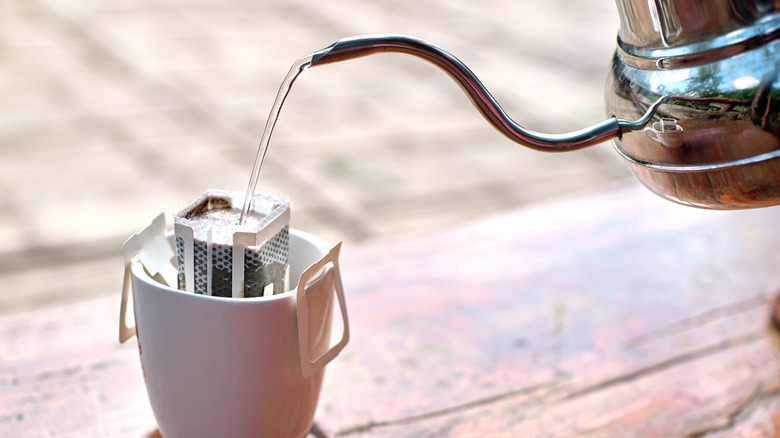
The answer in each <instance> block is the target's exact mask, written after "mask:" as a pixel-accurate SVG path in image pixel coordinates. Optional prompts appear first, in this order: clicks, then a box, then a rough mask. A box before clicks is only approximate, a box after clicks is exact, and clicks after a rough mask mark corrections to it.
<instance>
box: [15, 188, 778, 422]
mask: <svg viewBox="0 0 780 438" xmlns="http://www.w3.org/2000/svg"><path fill="white" fill-rule="evenodd" d="M779 219H780V210H777V209H765V210H754V211H745V212H734V213H726V212H708V211H703V210H694V209H689V208H685V207H678V206H675V205H673V204H670V203H667V202H665V201H661V200H658V199H656V198H654V197H652V195H649V194H647V193H646V192H645V191H643V190H642V189H639V188H633V189H629V190H622V191H615V192H609V193H605V194H602V195H595V196H590V197H587V198H578V199H573V200H568V201H566V202H560V203H555V204H549V205H545V206H540V207H537V208H532V209H526V210H520V211H516V212H513V213H511V214H507V215H502V216H498V217H495V218H493V219H490V220H486V221H481V222H478V223H475V224H472V225H470V226H465V227H460V228H456V229H452V230H449V231H443V232H442V233H439V234H435V235H426V236H416V237H415V236H412V237H408V238H404V239H396V240H386V241H376V242H374V243H371V244H366V245H364V246H362V247H352V248H345V251H344V253H343V256H342V257H343V259H342V270H343V274H344V275H343V276H344V282H345V289H346V291H347V295H348V298H347V300H348V306H349V310H350V317H351V327H352V333H353V337H352V340H351V342H350V345H348V347H347V349H346V350H345V351H344V352H342V354H341V356H340V357H339V358H337V359H336V361H334V363H332V364H331V365H329V367H328V372H327V373H326V374H327V375H326V382H325V388H324V390H323V395H322V400H321V403H320V408H319V411H318V414H317V417H318V421H319V422H320V424H321V425H322V426H323V428H324V429H326V430H327V431H329V432H331V433H333V434H335V435H337V436H349V437H352V436H360V437H386V436H393V437H419V436H442V435H450V436H474V435H477V436H540V435H543V436H551V437H571V436H583V437H614V436H626V437H645V436H653V437H654V436H664V437H697V436H707V437H726V436H751V437H772V436H774V434H775V432H776V431H775V418H777V415H776V412H778V411H779V410H780V380H778V377H780V350H778V347H777V344H776V341H777V339H776V334H775V331H774V329H773V328H770V324H769V321H770V310H771V306H772V302H773V299H774V297H775V295H776V293H777V291H778V289H780V271H778V270H777V269H776V267H777V266H778V265H780V252H778V251H776V248H778V247H780V234H777V233H776V232H775V228H776V224H777V223H778V220H779ZM118 282H119V272H118V271H117V287H118ZM118 304H119V299H118V296H113V297H103V298H97V299H90V300H87V301H83V302H79V303H73V304H68V305H60V306H55V307H51V308H46V309H39V310H34V311H28V312H19V313H15V314H6V315H2V316H0V333H3V336H2V338H0V436H20V437H50V436H55V437H75V436H97V437H102V436H106V437H108V436H112V437H114V436H120V437H124V436H127V437H146V436H149V435H150V434H153V433H154V431H155V423H154V419H153V417H152V414H151V412H150V408H149V406H148V401H147V400H146V394H145V390H144V386H143V378H142V374H141V369H140V365H139V363H138V357H137V352H136V347H135V342H134V341H131V342H130V343H129V344H127V345H122V346H120V345H119V344H118V343H117V341H116V318H117V317H118Z"/></svg>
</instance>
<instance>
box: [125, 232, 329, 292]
mask: <svg viewBox="0 0 780 438" xmlns="http://www.w3.org/2000/svg"><path fill="white" fill-rule="evenodd" d="M293 236H295V237H296V238H300V239H302V240H304V241H308V242H309V243H311V244H313V245H314V246H315V247H316V248H317V249H318V250H320V251H321V252H322V255H321V256H320V257H319V258H318V259H317V260H319V259H321V258H322V257H325V256H326V255H327V254H328V251H330V245H328V243H327V242H326V241H325V239H323V238H321V237H319V236H315V235H314V234H311V233H307V232H305V231H300V230H297V229H295V228H292V227H291V228H290V237H293ZM172 237H173V230H169V231H167V232H166V233H165V238H166V239H171V238H172ZM316 262H317V261H316V260H315V261H314V262H312V263H309V264H308V265H307V266H306V267H308V266H311V265H313V264H314V263H316ZM306 267H305V268H306ZM305 268H304V269H303V271H305V270H306V269H305ZM130 270H131V271H132V274H133V277H135V278H137V279H139V280H141V281H143V282H144V283H146V284H147V285H149V286H151V287H155V288H158V289H162V290H165V291H166V292H172V293H181V294H183V295H188V296H189V295H192V296H194V297H197V299H205V300H216V301H220V302H230V303H254V302H261V301H262V302H266V301H275V300H282V299H288V298H290V297H293V296H295V295H296V294H297V289H298V284H297V282H298V281H299V280H300V278H298V279H296V284H295V287H291V288H289V289H288V290H286V291H284V292H282V293H279V294H274V295H271V296H270V297H265V296H263V297H246V298H239V299H236V298H233V297H219V296H213V295H205V294H196V293H193V292H187V291H183V290H180V289H178V288H175V287H172V286H168V285H165V284H162V283H160V282H158V281H157V280H155V279H154V278H152V277H151V276H149V274H148V272H147V271H146V269H144V266H143V264H142V263H141V262H140V261H139V260H134V261H133V262H132V264H131V266H130ZM326 272H327V269H325V270H323V271H322V272H320V273H318V274H317V275H316V276H314V277H313V278H311V279H310V280H309V283H313V282H315V281H317V280H319V279H320V278H322V277H323V276H324V275H325V274H326ZM307 284H308V283H307Z"/></svg>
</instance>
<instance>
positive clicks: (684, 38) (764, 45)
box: [311, 0, 780, 209]
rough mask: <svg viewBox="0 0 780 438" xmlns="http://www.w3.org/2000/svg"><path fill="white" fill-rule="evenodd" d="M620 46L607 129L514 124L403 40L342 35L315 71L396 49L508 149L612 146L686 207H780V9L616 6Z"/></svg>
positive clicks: (672, 1) (629, 2)
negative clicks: (459, 93) (437, 76)
mask: <svg viewBox="0 0 780 438" xmlns="http://www.w3.org/2000/svg"><path fill="white" fill-rule="evenodd" d="M616 3H617V8H618V13H619V16H620V29H619V32H618V38H617V49H616V51H615V54H614V56H613V58H612V64H611V68H610V72H609V77H608V79H607V87H606V99H605V100H606V111H607V113H608V114H611V115H612V116H611V117H610V118H608V119H607V120H605V121H603V122H600V123H597V124H595V125H592V126H590V127H587V128H584V129H580V130H578V131H573V132H570V133H564V134H542V133H537V132H533V131H531V130H528V129H525V128H523V127H522V126H520V125H519V124H518V123H516V122H515V121H513V120H512V119H511V118H510V117H509V116H508V115H507V114H506V113H505V112H504V110H503V109H502V108H501V106H500V105H499V104H498V102H496V100H495V99H494V98H493V96H492V95H491V94H490V92H489V91H488V90H487V89H486V88H485V87H484V86H483V85H482V83H481V82H480V81H479V79H478V78H477V77H476V76H475V75H474V74H473V73H472V72H471V70H469V69H468V67H466V65H464V64H463V63H462V62H461V61H459V60H458V59H457V58H456V57H454V56H453V55H451V54H449V53H448V52H446V51H444V50H442V49H440V48H438V47H436V46H434V45H432V44H430V43H427V42H425V41H422V40H419V39H416V38H412V37H407V36H399V35H377V36H361V37H354V38H346V39H342V40H339V41H337V42H336V43H334V44H333V45H331V46H329V47H327V48H325V49H323V50H321V51H319V52H316V53H314V54H313V56H312V61H311V66H318V65H324V64H328V63H332V62H337V61H342V60H346V59H351V58H356V57H360V56H366V55H371V54H375V53H382V52H400V53H406V54H411V55H415V56H417V57H420V58H422V59H425V60H427V61H430V62H432V63H433V64H435V65H437V66H438V67H440V68H441V69H443V70H444V71H446V72H447V73H448V74H449V75H450V76H451V77H452V78H453V79H455V80H456V81H457V82H458V84H459V85H460V86H461V88H462V89H463V90H464V91H465V92H466V93H467V94H468V95H469V97H470V98H471V100H472V102H473V103H474V104H475V106H476V107H477V108H478V109H479V110H480V111H481V112H482V114H483V115H484V116H485V118H486V119H487V120H488V121H489V122H490V123H491V124H492V125H493V126H494V127H496V128H497V129H498V130H499V131H501V132H502V133H503V134H504V135H506V136H507V137H509V138H511V139H512V140H514V141H516V142H518V143H520V144H522V145H525V146H528V147H531V148H534V149H537V150H543V151H569V150H575V149H580V148H583V147H587V146H591V145H594V144H598V143H601V142H604V141H606V140H609V139H612V141H613V143H614V146H615V149H616V150H617V152H618V153H619V154H620V155H622V156H623V158H625V160H626V162H627V163H628V166H629V167H630V169H631V170H632V172H633V173H634V175H636V177H637V178H638V179H639V180H640V181H641V182H642V183H643V184H644V185H645V186H646V187H648V188H649V189H650V190H652V191H653V192H655V193H656V194H658V195H660V196H662V197H664V198H667V199H670V200H672V201H675V202H679V203H682V204H687V205H692V206H696V207H703V208H712V209H738V208H751V207H763V206H769V205H776V204H780V138H779V137H778V134H780V120H778V108H779V107H780V100H779V99H780V38H779V37H780V1H778V0H707V1H701V0H616Z"/></svg>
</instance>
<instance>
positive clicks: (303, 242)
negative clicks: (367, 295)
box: [120, 229, 349, 438]
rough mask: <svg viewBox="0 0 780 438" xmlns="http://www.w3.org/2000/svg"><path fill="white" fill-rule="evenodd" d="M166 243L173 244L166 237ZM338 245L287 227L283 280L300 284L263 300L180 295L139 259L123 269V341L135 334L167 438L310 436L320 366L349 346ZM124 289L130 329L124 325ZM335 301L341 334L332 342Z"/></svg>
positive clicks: (321, 372)
mask: <svg viewBox="0 0 780 438" xmlns="http://www.w3.org/2000/svg"><path fill="white" fill-rule="evenodd" d="M161 237H162V236H161ZM164 238H166V239H168V241H169V242H170V241H171V239H172V238H173V237H172V233H170V232H169V233H167V235H166V236H165V237H164ZM158 243H159V242H158ZM340 245H341V244H340V243H339V244H337V245H336V246H335V247H333V248H329V246H328V245H327V244H326V243H325V242H324V241H323V240H322V239H320V238H318V237H316V236H313V235H311V234H307V233H303V232H301V231H297V230H293V229H291V230H290V279H291V280H292V279H298V281H297V284H294V283H293V284H291V288H290V290H288V291H286V292H283V293H280V294H277V295H273V296H270V297H257V298H222V297H212V296H207V295H197V294H193V293H187V292H183V291H180V290H177V289H175V288H171V287H168V286H165V285H164V284H162V283H160V282H158V281H156V280H154V279H153V278H152V277H151V276H150V274H149V273H148V272H147V270H146V269H145V267H144V265H143V264H142V263H141V262H140V261H138V260H135V261H133V262H131V263H130V264H129V266H128V267H127V271H129V272H126V281H125V288H124V290H123V298H122V308H121V311H120V339H121V340H122V341H124V340H126V339H127V338H129V337H131V336H132V335H133V334H136V335H137V337H138V351H139V354H140V357H141V366H142V368H143V373H144V380H145V382H146V389H147V393H148V395H149V401H150V404H151V406H152V410H153V412H154V416H155V419H156V420H157V423H158V427H159V428H160V432H161V433H162V435H163V436H164V437H166V438H174V437H180V436H181V437H184V436H186V437H198V436H202V437H216V436H226V437H227V436H229V437H242V436H246V437H256V436H268V437H295V438H300V437H303V436H305V435H306V434H307V433H308V431H309V429H310V428H311V425H312V422H313V420H314V413H315V410H316V407H317V401H318V399H319V395H320V390H321V387H322V380H323V377H324V367H325V365H326V364H327V363H328V362H330V361H331V360H332V359H333V358H334V357H335V356H336V355H337V354H338V353H339V352H340V351H341V350H342V349H343V348H344V346H345V345H346V343H347V342H348V340H349V323H348V320H347V310H346V303H345V301H344V293H343V289H342V285H341V276H340V272H339V265H338V255H339V249H340ZM128 276H129V277H130V278H129V280H130V281H127V280H128V278H127V277H128ZM293 281H294V280H293ZM128 283H131V284H132V296H133V307H134V315H135V323H136V325H135V327H128V326H126V325H125V320H124V318H125V315H126V311H127V284H128ZM334 292H335V293H334ZM334 295H335V296H336V297H337V298H338V301H339V303H338V305H339V308H340V311H341V320H340V323H341V324H340V325H341V334H342V335H341V339H340V340H339V341H338V342H337V343H336V344H335V345H331V328H332V325H333V307H334V305H335V304H334V299H333V297H334Z"/></svg>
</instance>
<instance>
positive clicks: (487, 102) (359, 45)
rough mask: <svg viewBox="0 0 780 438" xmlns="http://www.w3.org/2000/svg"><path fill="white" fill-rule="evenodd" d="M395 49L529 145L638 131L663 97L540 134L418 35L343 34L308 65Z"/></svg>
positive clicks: (554, 148) (572, 146)
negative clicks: (432, 70)
mask: <svg viewBox="0 0 780 438" xmlns="http://www.w3.org/2000/svg"><path fill="white" fill-rule="evenodd" d="M383 52H396V53H406V54H409V55H414V56H417V57H419V58H422V59H424V60H426V61H429V62H431V63H433V64H434V65H436V66H437V67H439V68H441V69H442V70H444V71H445V72H447V74H449V75H450V77H452V78H453V79H454V80H455V82H457V83H458V85H460V87H461V88H462V89H463V91H464V92H465V93H466V94H467V95H468V96H469V97H470V98H471V102H472V103H473V104H474V106H476V107H477V109H478V110H479V111H480V112H481V113H482V115H483V116H484V117H485V118H486V119H487V120H488V122H490V123H491V124H492V125H493V126H494V127H495V128H496V129H498V130H499V131H500V132H501V133H502V134H504V135H505V136H507V137H509V138H510V139H511V140H513V141H515V142H517V143H520V144H522V145H524V146H527V147H529V148H532V149H536V150H540V151H546V152H561V151H571V150H576V149H582V148H585V147H588V146H592V145H595V144H598V143H601V142H604V141H606V140H609V139H611V138H613V137H620V136H621V135H622V134H624V133H626V132H629V131H638V130H640V129H642V128H644V126H645V125H646V124H647V123H648V122H649V121H650V119H651V118H652V117H653V114H655V111H656V110H657V109H658V107H659V106H660V105H661V103H662V102H663V101H664V100H666V98H667V97H668V96H664V97H662V98H661V99H659V100H658V101H657V102H655V103H654V104H653V105H651V106H650V108H648V110H647V112H646V113H645V114H644V115H643V116H642V117H641V118H639V119H637V120H633V121H632V120H624V119H618V118H617V117H614V116H613V117H610V118H608V119H607V120H604V121H602V122H599V123H596V124H594V125H591V126H589V127H587V128H584V129H580V130H577V131H572V132H568V133H564V134H543V133H539V132H535V131H531V130H529V129H526V128H523V127H522V126H520V125H519V124H518V123H517V122H515V121H514V120H512V119H511V118H510V117H509V116H508V115H507V114H506V112H505V111H504V109H503V108H501V105H499V104H498V102H497V101H496V99H495V98H494V97H493V96H492V95H491V94H490V92H489V91H488V90H487V88H485V86H484V85H482V82H481V81H480V80H479V78H477V76H476V75H475V74H474V73H473V72H472V71H471V70H470V69H469V68H468V67H467V66H466V65H465V64H464V63H463V62H462V61H461V60H459V59H458V58H456V57H455V56H453V55H452V54H450V53H449V52H447V51H445V50H443V49H441V48H439V47H437V46H435V45H433V44H431V43H429V42H427V41H424V40H421V39H419V38H414V37H409V36H404V35H365V36H357V37H351V38H344V39H340V40H338V41H336V42H335V43H333V44H332V45H330V46H329V47H326V48H325V49H322V50H320V51H318V52H315V53H313V54H312V60H311V66H312V67H314V66H317V65H324V64H328V63H333V62H339V61H344V60H347V59H353V58H359V57H362V56H368V55H372V54H375V53H383Z"/></svg>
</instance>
